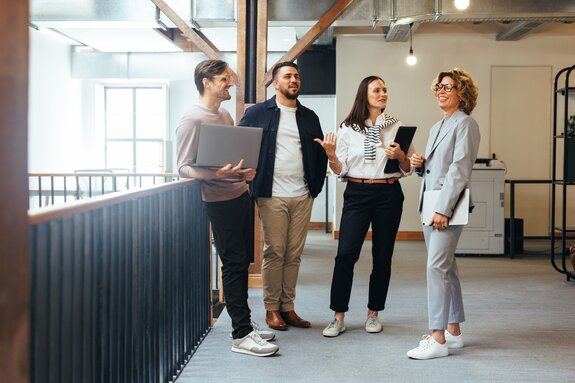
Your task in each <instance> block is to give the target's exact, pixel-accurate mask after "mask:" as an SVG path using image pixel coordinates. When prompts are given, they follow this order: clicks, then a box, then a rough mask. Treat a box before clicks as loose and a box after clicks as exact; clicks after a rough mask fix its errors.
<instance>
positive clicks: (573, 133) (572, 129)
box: [565, 114, 575, 137]
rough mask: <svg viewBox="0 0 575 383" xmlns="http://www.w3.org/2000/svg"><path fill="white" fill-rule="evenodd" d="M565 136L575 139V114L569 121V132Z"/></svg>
mask: <svg viewBox="0 0 575 383" xmlns="http://www.w3.org/2000/svg"><path fill="white" fill-rule="evenodd" d="M565 135H566V136H567V137H575V114H574V115H572V116H569V120H567V132H566V134H565Z"/></svg>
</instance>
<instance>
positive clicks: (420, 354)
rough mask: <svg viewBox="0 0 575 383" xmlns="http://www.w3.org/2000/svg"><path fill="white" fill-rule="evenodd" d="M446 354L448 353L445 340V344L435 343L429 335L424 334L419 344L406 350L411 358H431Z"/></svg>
mask: <svg viewBox="0 0 575 383" xmlns="http://www.w3.org/2000/svg"><path fill="white" fill-rule="evenodd" d="M447 355H449V349H448V348H447V342H446V343H445V344H440V343H437V342H436V341H435V339H433V337H431V335H424V336H423V338H422V339H421V341H420V342H419V346H417V347H416V348H414V349H411V350H409V351H408V352H407V356H408V357H410V358H411V359H433V358H441V357H444V356H447Z"/></svg>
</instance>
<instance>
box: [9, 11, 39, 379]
mask: <svg viewBox="0 0 575 383" xmlns="http://www.w3.org/2000/svg"><path fill="white" fill-rule="evenodd" d="M29 12H30V11H29V6H28V1H16V2H12V1H2V2H0V34H1V36H2V38H0V57H2V59H0V81H1V83H2V88H0V163H1V164H2V182H0V210H1V211H2V214H0V246H2V247H1V249H0V265H1V266H0V382H5V383H8V382H10V383H24V382H31V381H32V378H31V376H32V375H31V374H30V360H31V358H30V256H29V252H28V231H29V226H28V58H29V54H28V37H29V36H28V34H29V33H30V34H32V33H38V32H36V31H34V30H31V28H29V27H28V21H29V17H30V13H29ZM38 378H40V377H38ZM41 378H44V377H41ZM39 380H41V379H39Z"/></svg>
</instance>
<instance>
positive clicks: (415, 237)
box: [332, 230, 424, 241]
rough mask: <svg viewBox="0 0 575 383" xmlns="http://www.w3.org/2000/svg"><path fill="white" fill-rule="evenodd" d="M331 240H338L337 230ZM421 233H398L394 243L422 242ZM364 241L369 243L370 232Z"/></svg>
mask: <svg viewBox="0 0 575 383" xmlns="http://www.w3.org/2000/svg"><path fill="white" fill-rule="evenodd" d="M332 235H333V239H339V230H335V231H333V232H332ZM423 239H424V238H423V232H422V231H399V232H397V235H396V236H395V240H396V241H423ZM365 240H366V241H371V230H370V231H368V232H367V234H366V236H365Z"/></svg>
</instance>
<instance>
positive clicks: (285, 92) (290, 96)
mask: <svg viewBox="0 0 575 383" xmlns="http://www.w3.org/2000/svg"><path fill="white" fill-rule="evenodd" d="M281 92H282V94H283V95H284V97H285V98H287V99H288V100H296V99H297V97H298V96H299V88H298V90H297V92H295V93H290V91H289V88H288V89H282V91H281Z"/></svg>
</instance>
